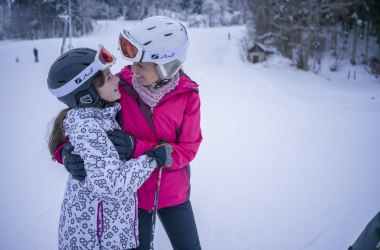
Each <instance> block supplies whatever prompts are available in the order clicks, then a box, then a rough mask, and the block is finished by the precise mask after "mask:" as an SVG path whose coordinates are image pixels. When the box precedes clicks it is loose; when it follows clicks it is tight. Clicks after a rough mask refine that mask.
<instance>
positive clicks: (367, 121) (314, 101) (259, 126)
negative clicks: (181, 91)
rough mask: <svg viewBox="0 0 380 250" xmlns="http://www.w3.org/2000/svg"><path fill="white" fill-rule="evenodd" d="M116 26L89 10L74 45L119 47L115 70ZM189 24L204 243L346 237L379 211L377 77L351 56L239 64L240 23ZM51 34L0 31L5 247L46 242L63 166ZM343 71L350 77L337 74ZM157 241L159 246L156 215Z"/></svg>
mask: <svg viewBox="0 0 380 250" xmlns="http://www.w3.org/2000/svg"><path fill="white" fill-rule="evenodd" d="M128 24H130V23H128ZM124 25H125V23H122V22H120V21H113V22H99V26H97V28H96V31H95V32H94V33H93V34H91V35H88V36H86V37H83V38H74V39H73V45H74V47H81V46H87V47H92V48H97V46H98V44H99V43H102V44H104V45H105V46H106V47H107V48H109V49H110V50H112V51H113V52H114V54H115V55H116V56H117V57H119V60H118V63H117V64H116V66H115V67H114V68H113V70H112V71H113V72H115V73H116V72H117V71H119V70H120V69H121V68H122V66H123V65H125V64H126V62H125V61H123V59H122V58H121V56H119V53H118V51H117V36H118V32H119V30H120V29H121V27H123V26H124ZM228 33H231V37H232V39H231V40H230V41H229V40H228V39H227V34H228ZM189 35H190V49H189V55H188V60H187V62H186V64H185V71H186V72H187V73H188V74H189V75H190V76H191V77H192V78H193V79H194V80H195V81H197V82H198V83H199V85H200V91H201V92H200V93H201V100H202V129H203V135H204V142H203V144H202V145H201V148H200V151H199V153H198V155H197V157H196V159H195V160H194V162H193V164H192V197H191V200H192V203H193V208H194V212H195V216H196V219H197V224H198V230H199V234H200V238H201V242H202V246H203V249H210V250H214V249H215V250H223V249H226V250H227V249H239V250H243V249H255V250H256V249H258V250H275V249H285V250H298V249H310V250H311V249H313V250H330V249H331V250H335V249H347V247H348V246H349V245H350V244H351V243H352V242H353V241H354V240H355V238H356V237H357V236H358V235H359V233H360V232H361V230H362V229H363V228H364V226H365V225H366V224H367V222H368V221H369V220H370V219H371V218H372V217H373V216H374V215H375V214H376V213H377V212H378V211H379V210H380V199H379V197H380V181H379V179H380V153H379V148H380V129H379V128H380V126H379V125H380V82H379V80H376V79H375V78H374V77H373V76H371V75H368V74H367V73H366V72H365V71H364V70H362V69H361V68H360V67H352V66H350V65H349V64H347V65H343V66H342V68H341V69H340V71H338V72H337V73H331V72H329V71H328V70H327V69H322V71H321V72H320V73H318V74H315V73H310V72H309V73H307V72H302V71H298V70H296V69H294V68H292V67H290V66H289V62H288V61H287V60H285V59H281V58H279V57H273V58H272V59H270V60H269V61H267V62H265V63H262V64H257V65H253V64H249V63H243V62H242V61H241V59H240V56H239V53H240V52H239V48H238V44H239V41H238V40H239V38H240V37H241V36H243V35H244V28H243V27H224V28H202V29H190V30H189ZM61 43H62V41H61V39H43V40H36V41H2V42H0V54H1V58H2V62H1V67H0V71H1V79H2V80H1V84H0V100H1V101H2V105H1V107H0V113H1V116H2V121H1V125H0V139H1V144H0V152H1V157H0V166H1V167H0V197H1V202H0V204H1V205H0V249H3V250H11V249H15V250H20V249H46V250H48V249H56V248H57V227H58V220H59V212H60V205H61V200H62V197H63V191H64V186H65V183H66V179H67V176H68V174H67V173H66V171H65V169H64V167H63V166H61V165H59V164H56V163H54V162H52V161H51V160H50V159H49V153H48V150H47V146H46V137H47V128H48V124H49V123H50V122H51V120H52V119H53V118H54V117H55V115H56V114H58V112H59V111H60V110H61V109H62V108H64V106H63V104H61V103H60V102H58V101H57V100H56V99H55V98H54V97H53V96H52V95H51V94H50V93H49V91H48V90H47V84H46V78H47V72H48V70H49V67H50V65H51V64H52V62H53V61H54V60H55V58H57V57H58V56H59V53H60V46H61ZM34 47H36V48H37V49H38V50H39V57H40V63H34V58H33V53H32V50H33V48H34ZM16 57H18V58H19V60H20V62H19V63H16V61H15V58H16ZM327 64H328V63H325V65H326V67H328V65H327ZM349 70H350V71H351V72H354V71H356V80H353V79H352V78H351V79H350V80H348V79H347V73H348V71H349ZM155 245H156V249H158V250H160V249H163V250H166V249H170V243H169V241H168V239H167V237H166V235H165V232H164V231H163V229H162V227H161V225H158V229H157V233H156V237H155Z"/></svg>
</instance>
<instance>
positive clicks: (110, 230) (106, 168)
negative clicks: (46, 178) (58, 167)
mask: <svg viewBox="0 0 380 250" xmlns="http://www.w3.org/2000/svg"><path fill="white" fill-rule="evenodd" d="M119 111H120V104H119V103H115V104H114V106H112V107H107V108H104V109H99V108H74V109H71V110H70V111H69V112H68V113H67V116H66V119H65V120H64V130H65V132H66V133H67V134H68V135H69V139H70V142H71V144H72V145H73V146H74V148H75V152H76V153H78V154H79V155H80V156H81V157H82V159H83V160H84V166H85V169H86V174H87V176H86V179H85V181H82V182H80V181H77V180H75V179H73V178H72V177H71V176H70V177H69V179H68V181H67V185H66V191H65V196H64V200H63V203H62V208H61V216H60V223H59V249H70V250H71V249H111V248H112V249H129V248H136V247H137V246H138V221H137V206H138V204H137V194H136V191H137V189H138V188H139V187H140V186H141V185H142V184H143V183H144V181H145V180H146V179H147V178H148V177H149V175H150V174H151V172H152V171H153V170H154V169H155V168H156V167H157V163H156V161H155V160H153V159H152V158H149V157H147V156H146V155H142V156H140V157H138V158H136V159H132V160H129V161H121V160H119V155H118V153H117V151H116V149H115V147H114V146H113V144H112V142H111V141H110V140H109V139H108V137H107V134H106V131H108V130H112V129H116V128H119V129H120V126H119V124H118V123H117V121H116V119H115V116H116V114H117V113H118V112H119Z"/></svg>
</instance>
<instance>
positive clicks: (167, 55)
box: [119, 16, 189, 80]
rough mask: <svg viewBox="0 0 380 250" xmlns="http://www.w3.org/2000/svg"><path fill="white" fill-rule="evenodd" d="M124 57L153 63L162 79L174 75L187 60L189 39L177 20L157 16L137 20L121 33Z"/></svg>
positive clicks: (120, 44)
mask: <svg viewBox="0 0 380 250" xmlns="http://www.w3.org/2000/svg"><path fill="white" fill-rule="evenodd" d="M119 47H120V51H121V54H122V56H123V58H125V59H127V60H130V61H133V62H153V63H156V64H157V66H156V69H157V71H158V74H159V76H160V78H161V80H165V79H170V78H172V77H173V76H174V75H175V74H176V73H177V72H178V71H179V70H180V68H181V66H182V64H183V63H184V62H185V60H186V54H187V48H188V47H189V38H188V36H187V31H186V28H185V27H184V26H183V25H182V24H181V23H180V22H179V21H178V20H176V19H173V18H170V17H166V16H154V17H148V18H146V19H143V20H141V21H140V22H138V23H137V24H136V25H135V26H134V27H132V28H131V29H130V30H127V29H123V30H122V31H121V33H120V36H119Z"/></svg>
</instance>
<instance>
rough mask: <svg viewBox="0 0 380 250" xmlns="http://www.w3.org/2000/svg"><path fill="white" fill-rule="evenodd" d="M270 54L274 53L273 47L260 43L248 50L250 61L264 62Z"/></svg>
mask: <svg viewBox="0 0 380 250" xmlns="http://www.w3.org/2000/svg"><path fill="white" fill-rule="evenodd" d="M270 54H273V51H272V50H271V49H268V48H266V47H265V46H264V45H262V44H260V43H256V44H255V45H253V47H252V48H250V49H249V50H248V61H250V62H251V63H258V62H262V61H265V60H266V59H267V57H268V56H269V55H270Z"/></svg>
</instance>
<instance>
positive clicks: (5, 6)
mask: <svg viewBox="0 0 380 250" xmlns="http://www.w3.org/2000/svg"><path fill="white" fill-rule="evenodd" d="M249 1H250V0H0V40H4V39H41V38H50V37H62V36H63V35H64V34H67V23H68V17H69V16H71V27H72V35H73V36H82V35H84V34H87V33H89V32H91V31H92V29H93V21H94V20H101V19H103V20H104V19H106V20H110V19H116V18H123V19H125V20H141V19H143V18H145V17H148V16H152V15H167V16H171V17H176V18H179V19H180V20H182V21H186V22H187V23H188V24H189V25H190V26H205V27H212V26H219V25H234V24H243V23H245V22H246V21H247V18H248V17H249V13H248V12H249V10H248V8H247V6H248V2H249ZM69 14H70V15H69Z"/></svg>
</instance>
